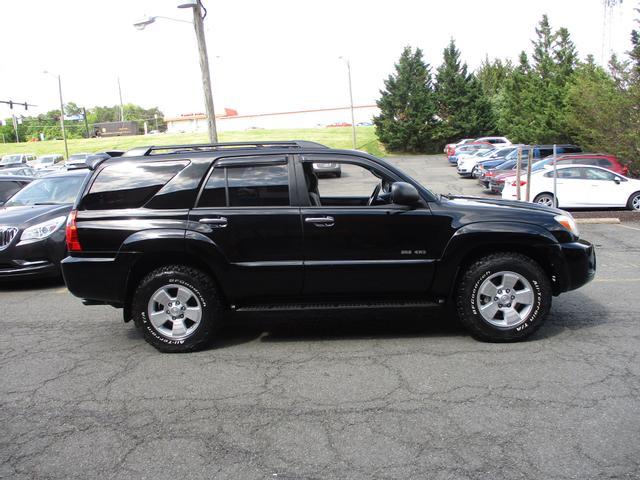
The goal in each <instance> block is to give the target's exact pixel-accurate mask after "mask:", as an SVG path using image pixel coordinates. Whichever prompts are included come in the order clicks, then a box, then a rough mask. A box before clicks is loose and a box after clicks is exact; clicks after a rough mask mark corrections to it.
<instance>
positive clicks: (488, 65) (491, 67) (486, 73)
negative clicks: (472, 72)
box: [476, 56, 513, 99]
mask: <svg viewBox="0 0 640 480" xmlns="http://www.w3.org/2000/svg"><path fill="white" fill-rule="evenodd" d="M512 70H513V65H512V64H511V61H510V60H507V61H506V62H503V61H502V60H500V59H499V58H496V59H494V60H493V61H491V60H489V57H488V56H487V57H486V58H485V59H484V60H483V61H482V63H481V64H480V68H478V70H477V71H476V78H477V79H478V80H479V81H480V84H481V85H482V91H483V92H484V94H485V95H486V96H487V97H488V98H489V99H493V98H495V97H496V96H497V95H498V94H499V93H500V90H501V89H502V87H503V86H504V84H505V81H506V80H507V77H509V75H510V74H511V71H512Z"/></svg>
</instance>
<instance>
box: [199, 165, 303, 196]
mask: <svg viewBox="0 0 640 480" xmlns="http://www.w3.org/2000/svg"><path fill="white" fill-rule="evenodd" d="M262 160H264V158H263V159H262ZM282 161H283V162H284V161H285V159H284V158H282ZM289 205H290V198H289V167H288V165H287V164H286V163H282V164H255V165H250V164H245V165H232V166H231V165H230V166H224V167H219V166H216V167H215V168H214V169H213V171H212V172H211V175H210V176H209V179H208V180H207V183H206V185H205V187H204V189H203V190H202V194H201V195H200V200H199V202H198V207H201V208H202V207H209V208H211V207H288V206H289Z"/></svg>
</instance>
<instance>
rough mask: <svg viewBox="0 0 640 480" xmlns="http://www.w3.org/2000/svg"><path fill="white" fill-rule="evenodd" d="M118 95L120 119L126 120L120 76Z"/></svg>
mask: <svg viewBox="0 0 640 480" xmlns="http://www.w3.org/2000/svg"><path fill="white" fill-rule="evenodd" d="M118 96H119V97H120V121H121V122H124V105H123V104H122V88H121V87H120V77H118Z"/></svg>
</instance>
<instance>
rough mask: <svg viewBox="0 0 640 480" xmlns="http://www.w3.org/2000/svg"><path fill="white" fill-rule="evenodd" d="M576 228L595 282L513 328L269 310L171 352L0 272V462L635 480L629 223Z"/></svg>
mask: <svg viewBox="0 0 640 480" xmlns="http://www.w3.org/2000/svg"><path fill="white" fill-rule="evenodd" d="M409 166H410V167H411V168H416V169H418V168H419V165H417V166H415V165H409ZM434 176H436V174H434ZM443 183H445V184H446V183H447V181H446V180H443ZM581 230H582V236H583V237H584V238H586V239H588V240H590V241H592V242H593V243H594V244H595V245H596V248H597V258H598V274H597V277H596V279H595V280H594V281H593V282H592V283H590V284H589V285H587V286H585V287H584V288H582V289H580V290H578V291H575V292H569V293H566V294H563V295H562V296H560V297H557V298H555V299H554V303H553V307H552V310H551V314H550V317H549V319H548V321H547V323H546V324H545V325H544V326H543V327H542V328H541V329H540V330H539V331H538V332H537V333H536V334H535V335H534V337H533V338H532V339H531V340H530V341H527V342H523V343H518V344H488V343H480V342H477V341H475V340H473V339H472V338H470V337H469V336H468V335H467V334H466V333H465V331H464V330H463V329H461V327H459V326H458V325H457V324H456V323H455V322H454V321H452V320H451V319H449V318H447V316H446V315H445V314H442V313H439V312H438V311H364V312H358V313H354V312H348V313H331V314H328V313H321V314H304V315H303V314H299V313H298V314H288V315H281V314H275V313H271V314H268V315H267V314H251V315H247V314H244V315H236V316H232V317H229V318H228V319H227V322H226V323H227V325H226V327H225V328H224V329H223V330H222V331H221V332H220V336H219V338H218V340H217V341H216V342H215V344H214V345H213V346H212V347H211V348H210V349H207V350H205V351H201V352H197V353H192V354H187V355H168V354H161V353H159V352H157V351H156V350H155V349H153V348H152V347H151V346H149V345H147V344H146V343H145V342H144V340H143V339H142V337H141V336H140V334H139V333H138V332H137V331H136V329H135V327H134V326H133V325H132V324H130V323H129V324H124V323H122V318H121V313H120V311H119V310H116V309H113V308H111V307H106V306H94V307H85V306H83V305H82V304H81V303H80V300H79V299H76V298H74V297H72V296H71V295H70V294H69V293H68V292H67V291H66V289H65V288H64V286H63V285H61V284H59V283H55V282H30V283H29V284H17V285H12V286H4V287H0V306H1V307H2V316H1V317H0V331H1V332H2V333H1V334H0V478H11V479H33V478H37V479H53V478H55V479H58V478H60V479H62V478H64V479H76V478H77V479H88V478H101V479H132V478H148V479H154V480H160V479H176V478H185V479H186V478H194V479H211V478H224V479H287V480H292V479H309V480H310V479H363V480H364V479H366V480H372V479H388V478H392V479H396V478H397V479H409V478H424V479H457V478H474V479H487V480H489V479H491V480H498V479H510V480H511V479H602V478H612V479H613V478H615V479H636V478H640V441H639V439H640V399H639V394H640V346H639V341H640V313H638V312H639V311H640V295H639V292H640V223H637V222H625V223H622V224H619V225H582V226H581Z"/></svg>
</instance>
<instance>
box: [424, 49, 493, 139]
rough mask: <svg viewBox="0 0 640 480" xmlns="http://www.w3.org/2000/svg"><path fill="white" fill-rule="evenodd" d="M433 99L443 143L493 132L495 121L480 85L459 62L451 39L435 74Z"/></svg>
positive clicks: (457, 52)
mask: <svg viewBox="0 0 640 480" xmlns="http://www.w3.org/2000/svg"><path fill="white" fill-rule="evenodd" d="M435 99H436V104H437V108H438V117H439V119H440V124H439V128H438V137H439V139H440V140H441V141H442V144H444V143H447V141H449V140H453V139H458V138H461V137H481V136H484V135H488V134H490V133H492V132H493V130H494V128H495V119H494V116H493V111H492V108H491V104H490V103H489V100H488V98H487V97H486V96H485V95H484V91H483V90H482V84H481V83H480V82H479V81H478V79H477V78H475V77H474V76H473V75H471V74H469V73H468V71H467V65H466V64H465V63H461V61H460V51H459V50H458V49H457V48H456V45H455V42H454V41H453V39H452V40H451V41H450V42H449V45H448V46H447V47H446V48H445V49H444V52H443V62H442V64H441V65H440V67H438V71H437V73H436V85H435Z"/></svg>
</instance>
